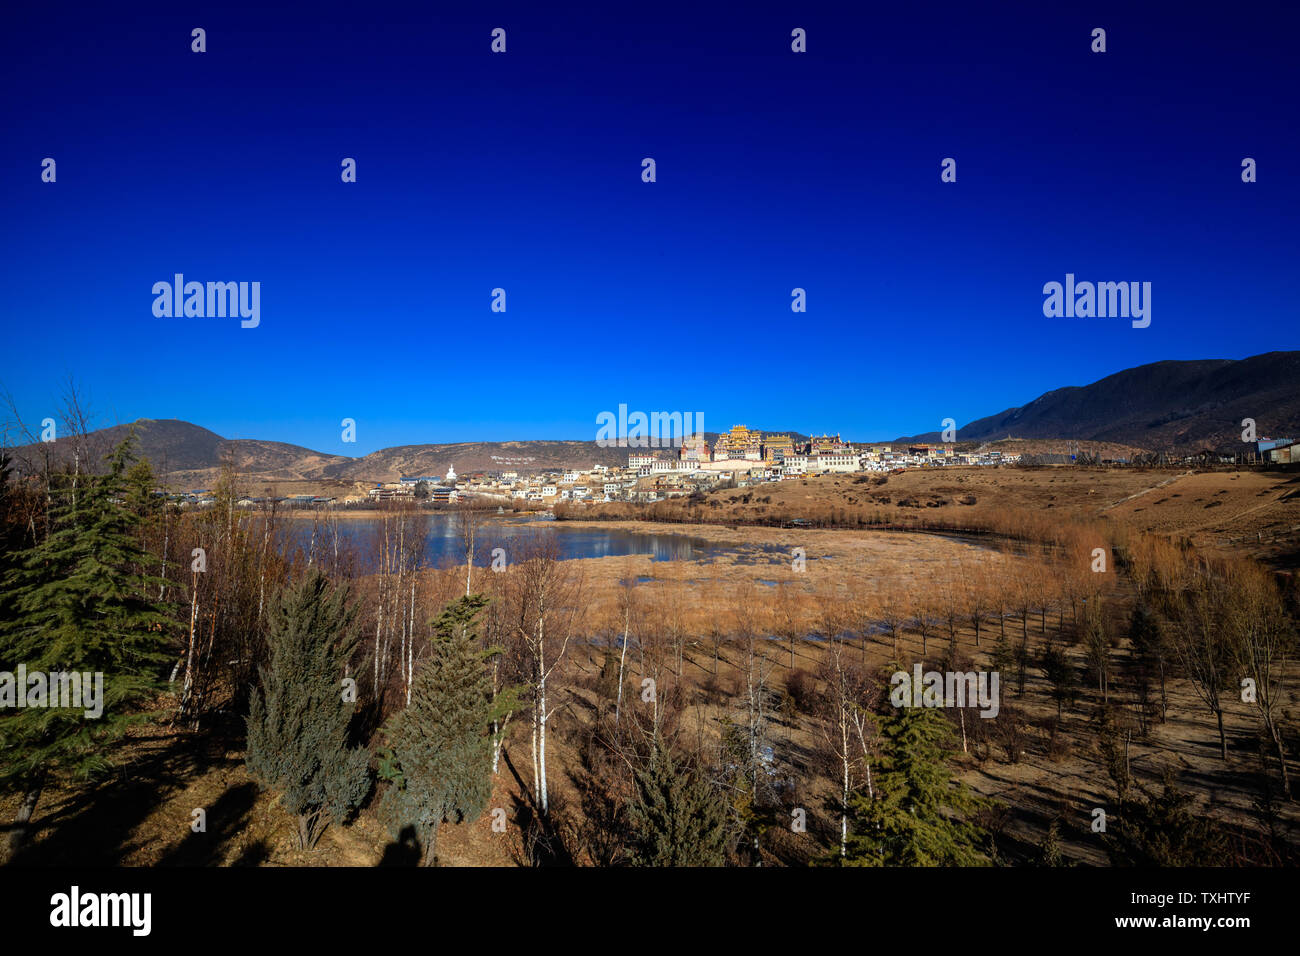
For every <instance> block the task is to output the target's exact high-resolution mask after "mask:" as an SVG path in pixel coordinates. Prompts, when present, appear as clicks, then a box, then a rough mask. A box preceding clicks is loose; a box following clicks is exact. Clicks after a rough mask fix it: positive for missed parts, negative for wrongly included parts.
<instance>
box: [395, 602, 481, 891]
mask: <svg viewBox="0 0 1300 956" xmlns="http://www.w3.org/2000/svg"><path fill="white" fill-rule="evenodd" d="M486 605H487V599H486V598H484V597H483V596H482V595H479V594H472V595H468V596H466V597H462V598H458V599H456V600H455V601H453V602H451V604H449V605H447V607H446V608H444V609H443V611H442V613H441V614H439V615H438V617H437V618H436V619H435V620H434V622H433V630H434V641H433V651H432V655H431V656H430V657H429V659H428V660H426V661H425V662H424V664H423V665H422V666H421V667H420V671H419V673H418V674H417V675H416V677H415V681H414V683H413V684H412V686H411V702H410V703H409V704H408V705H407V706H406V708H405V709H404V710H403V711H401V712H400V713H398V714H397V715H396V716H395V717H394V718H393V719H392V721H391V722H390V725H389V727H388V732H387V734H386V737H387V741H388V744H389V747H390V748H391V754H392V766H393V768H394V769H393V770H392V771H391V772H390V774H389V776H390V779H391V780H392V786H390V787H389V788H388V790H387V791H386V792H385V793H384V799H383V803H382V807H381V809H382V812H383V814H384V816H385V817H386V818H387V820H388V823H389V825H390V827H391V828H392V830H393V833H394V834H397V833H400V832H401V831H402V830H403V829H405V828H407V827H413V828H414V829H415V832H416V835H417V837H418V839H419V841H420V844H421V846H423V848H424V853H423V859H422V861H421V862H422V864H423V865H425V866H431V865H433V863H434V862H435V859H436V855H437V848H438V828H439V827H440V826H441V825H442V824H443V822H444V821H452V822H456V823H458V822H460V821H462V820H470V821H473V820H476V819H478V817H479V814H481V813H482V812H483V810H484V808H485V807H486V806H487V803H488V800H489V799H490V797H491V795H492V751H491V740H490V738H489V734H488V727H489V724H490V722H491V720H492V681H491V679H490V677H489V676H488V672H487V667H486V666H485V664H484V660H483V653H482V651H480V649H479V646H478V630H477V626H476V623H475V618H476V617H477V615H478V613H479V611H481V610H482V609H483V608H484V607H485V606H486Z"/></svg>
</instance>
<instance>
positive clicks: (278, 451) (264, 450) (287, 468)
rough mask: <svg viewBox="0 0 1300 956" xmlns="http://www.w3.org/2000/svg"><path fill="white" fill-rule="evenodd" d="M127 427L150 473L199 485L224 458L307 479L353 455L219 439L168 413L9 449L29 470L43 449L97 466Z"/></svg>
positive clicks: (271, 475) (56, 457)
mask: <svg viewBox="0 0 1300 956" xmlns="http://www.w3.org/2000/svg"><path fill="white" fill-rule="evenodd" d="M133 427H134V428H135V433H136V440H137V444H136V448H137V452H138V454H139V455H140V457H144V458H148V459H149V461H150V463H151V464H152V465H153V467H154V470H155V471H156V472H159V473H165V474H168V475H171V476H172V477H173V478H174V479H177V480H181V481H194V482H196V483H200V484H210V483H211V481H212V479H214V478H215V477H216V476H217V474H218V473H219V472H220V470H221V466H222V463H223V462H225V461H227V460H228V461H230V462H231V463H232V464H233V465H234V466H235V468H236V469H237V470H238V471H240V472H242V473H245V474H256V475H259V476H263V477H265V478H266V479H267V480H279V481H295V480H306V479H313V478H316V477H317V476H318V475H319V473H320V472H321V471H322V469H324V468H326V467H330V466H338V465H340V464H343V463H346V462H350V461H352V460H353V459H351V458H345V457H343V456H340V455H325V454H322V453H320V452H316V451H312V450H311V449H310V448H303V447H301V446H300V445H290V444H287V443H285V442H277V441H262V440H260V439H247V438H237V439H229V438H222V437H221V436H220V435H218V434H216V432H212V431H209V430H208V429H206V428H203V427H202V426H200V425H193V424H191V423H189V422H183V421H179V420H177V419H174V418H167V419H160V420H155V419H151V418H141V419H139V420H138V421H136V422H134V423H132V424H131V425H113V426H111V427H109V428H101V429H99V430H98V431H93V432H89V433H87V434H86V435H85V436H84V439H83V442H82V443H81V444H80V445H79V444H78V443H74V442H72V441H71V440H69V439H67V438H64V439H60V440H58V441H54V442H51V443H49V444H34V445H22V446H19V447H18V448H15V449H13V451H12V454H13V457H14V459H15V462H16V464H17V466H18V467H19V468H20V470H29V471H30V470H35V469H37V468H39V467H41V466H42V465H43V462H44V455H46V454H48V455H49V456H50V459H51V461H52V463H54V464H55V465H56V466H57V465H59V464H62V463H66V462H70V461H71V460H72V458H73V456H74V455H76V454H78V452H79V449H80V448H81V447H84V452H85V455H86V457H87V458H88V459H89V460H90V461H91V462H92V466H93V467H95V468H97V467H98V465H99V464H100V463H101V462H102V461H103V459H104V456H106V455H107V454H108V453H109V452H110V451H111V450H112V449H113V448H114V447H115V446H116V445H117V444H118V443H119V442H121V441H122V439H123V438H125V437H126V434H127V432H128V431H129V430H130V429H131V428H133Z"/></svg>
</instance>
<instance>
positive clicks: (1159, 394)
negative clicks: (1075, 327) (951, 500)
mask: <svg viewBox="0 0 1300 956" xmlns="http://www.w3.org/2000/svg"><path fill="white" fill-rule="evenodd" d="M1244 418H1253V419H1254V420H1255V422H1256V427H1257V431H1258V434H1259V435H1260V436H1261V437H1262V436H1265V435H1268V436H1271V437H1287V438H1292V437H1296V436H1297V435H1300V352H1267V353H1265V354H1263V355H1255V356H1252V357H1250V358H1245V359H1240V360H1234V359H1203V360H1198V361H1188V362H1182V361H1167V362H1155V363H1153V364H1151V365H1140V366H1138V367H1137V368H1131V369H1127V370H1125V371H1123V372H1116V373H1115V374H1114V375H1110V376H1107V377H1106V378H1103V379H1102V380H1101V381H1099V382H1094V383H1092V384H1091V385H1084V386H1077V387H1076V386H1071V387H1068V388H1058V389H1055V390H1053V391H1050V392H1047V393H1046V394H1044V395H1040V396H1039V397H1038V398H1036V399H1034V400H1033V401H1032V402H1030V403H1029V404H1028V405H1024V406H1022V407H1020V408H1009V409H1007V410H1006V411H1003V412H999V413H998V414H996V415H990V416H988V417H987V418H981V419H979V420H978V421H974V422H971V423H970V424H968V425H966V426H964V427H961V428H959V429H958V430H957V439H958V440H959V441H993V440H997V439H1004V438H1008V437H1011V438H1068V439H1077V440H1081V441H1083V440H1087V441H1099V442H1113V443H1116V444H1122V445H1130V446H1137V447H1139V448H1146V449H1150V450H1152V451H1181V452H1191V451H1198V450H1200V449H1202V448H1207V447H1208V448H1225V449H1226V448H1232V447H1239V446H1240V444H1241V431H1242V426H1241V421H1242V419H1244ZM939 438H940V433H939V432H937V431H936V432H927V433H925V434H924V435H916V436H912V437H911V438H902V439H899V440H900V441H937V440H939Z"/></svg>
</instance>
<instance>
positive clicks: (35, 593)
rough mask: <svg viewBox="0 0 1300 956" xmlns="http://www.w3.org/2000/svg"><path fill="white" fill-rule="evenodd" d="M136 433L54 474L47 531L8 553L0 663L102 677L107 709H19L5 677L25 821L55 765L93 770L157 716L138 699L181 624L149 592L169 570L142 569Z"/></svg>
mask: <svg viewBox="0 0 1300 956" xmlns="http://www.w3.org/2000/svg"><path fill="white" fill-rule="evenodd" d="M133 441H134V436H133V435H132V436H128V437H127V438H126V439H125V440H123V441H122V443H121V444H119V445H118V446H117V447H116V448H115V449H114V450H113V452H112V453H111V454H110V455H109V457H108V468H107V472H106V473H105V474H103V475H98V476H96V475H87V474H84V473H83V474H79V475H69V474H57V475H54V476H52V477H51V479H50V486H49V488H48V492H49V495H48V497H49V504H48V508H47V511H46V515H45V531H46V533H45V535H44V537H43V538H41V539H40V540H38V541H37V542H36V543H35V544H34V545H31V546H28V547H25V548H23V549H22V550H21V551H20V552H19V553H17V554H14V555H11V556H9V558H8V559H7V561H6V563H7V564H8V565H9V569H8V571H7V573H6V574H5V576H4V580H3V589H4V592H5V594H4V597H3V599H2V600H0V605H3V606H4V607H5V609H6V613H5V615H4V616H3V618H0V672H5V673H7V674H16V672H17V670H18V666H19V665H20V664H21V665H25V668H26V672H27V674H28V675H29V676H28V680H29V688H30V681H31V675H33V674H35V673H41V674H46V675H49V674H55V673H65V674H71V673H78V674H82V675H96V674H97V675H100V677H99V680H101V681H102V700H101V705H102V712H101V713H100V714H99V715H98V716H87V714H86V710H87V709H88V708H84V707H66V708H59V707H31V706H27V707H23V708H18V707H16V706H15V703H16V701H15V700H13V699H11V698H12V697H16V696H17V691H18V688H17V687H16V678H14V679H6V680H0V700H3V701H4V707H3V709H0V715H2V716H0V785H4V786H6V787H15V786H17V787H21V789H22V790H23V792H24V799H23V807H22V810H21V811H20V814H19V816H20V825H22V824H25V822H26V820H27V819H28V818H29V817H30V815H31V812H32V810H34V808H35V805H36V801H37V800H38V799H39V797H40V793H41V790H42V789H43V787H44V786H45V784H46V782H47V781H48V780H49V779H50V778H51V776H56V775H68V776H71V777H72V778H74V779H87V778H89V777H91V776H93V775H95V774H96V773H98V772H101V771H103V770H105V769H107V768H108V767H109V766H110V765H111V762H110V759H109V757H110V753H111V747H112V745H113V743H114V742H115V741H117V740H118V739H120V737H121V736H122V734H123V733H124V732H125V730H126V728H127V727H128V726H129V725H130V724H131V723H134V722H137V721H140V720H144V719H147V718H148V717H149V714H147V713H145V712H143V711H142V710H141V705H142V704H144V703H145V702H146V701H148V700H149V699H150V698H151V697H152V696H153V695H154V694H155V693H156V692H157V691H158V690H159V689H160V685H161V677H162V675H163V674H164V673H165V668H166V665H167V663H168V660H169V658H168V654H167V646H168V635H169V632H171V631H173V630H174V628H175V624H174V621H173V619H172V618H170V617H169V616H168V615H167V613H166V611H167V608H166V606H165V605H160V604H158V603H157V602H155V601H153V600H150V599H149V597H148V595H149V594H150V593H153V594H155V595H156V594H157V593H158V590H159V585H160V584H161V581H160V580H159V579H157V578H153V577H150V576H149V575H147V574H146V573H143V568H144V565H145V561H144V554H143V552H142V551H141V550H140V546H139V533H138V532H139V521H140V518H139V516H138V515H136V514H135V513H134V512H132V511H131V510H130V509H129V508H127V507H125V506H124V504H123V502H124V497H125V486H126V481H125V475H126V471H127V468H128V466H129V463H130V461H131V448H132V445H133ZM91 681H92V685H93V682H94V678H93V677H92V678H91ZM84 697H85V689H84V688H83V701H84ZM30 702H31V698H30V695H29V698H28V703H29V704H30ZM90 709H92V710H93V708H90ZM20 840H21V831H19V832H18V833H16V835H15V839H14V840H13V841H12V842H13V843H15V844H16V843H17V842H19V841H20Z"/></svg>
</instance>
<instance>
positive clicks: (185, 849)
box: [158, 783, 267, 866]
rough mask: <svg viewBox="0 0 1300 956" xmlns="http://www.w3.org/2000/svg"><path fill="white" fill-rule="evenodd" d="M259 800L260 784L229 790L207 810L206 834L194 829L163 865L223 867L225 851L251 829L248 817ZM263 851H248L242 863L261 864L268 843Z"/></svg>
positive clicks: (254, 847) (249, 784) (252, 849)
mask: <svg viewBox="0 0 1300 956" xmlns="http://www.w3.org/2000/svg"><path fill="white" fill-rule="evenodd" d="M256 801H257V785H256V784H253V783H243V784H240V785H239V786H238V787H235V788H234V789H233V790H227V791H226V792H225V793H223V794H222V795H221V796H220V797H219V798H218V799H217V802H216V803H214V804H213V805H212V806H210V807H204V808H203V809H204V811H205V819H204V822H205V825H206V831H205V832H201V833H196V832H194V829H193V827H192V826H191V828H190V832H189V833H188V834H186V836H185V839H184V840H182V841H181V842H180V843H178V844H176V845H175V846H173V847H172V848H171V849H170V850H168V851H167V853H166V854H164V855H163V857H162V859H161V860H159V861H158V865H159V866H221V865H222V863H223V862H224V859H225V855H224V852H223V851H224V850H225V848H226V847H227V846H228V845H229V844H230V843H231V842H232V841H235V840H237V839H238V838H239V835H240V834H241V833H242V832H244V830H246V829H247V828H248V815H249V813H250V812H251V811H252V809H253V804H254V803H255V802H256ZM258 842H259V843H260V844H261V845H262V849H261V851H260V855H259V851H258V850H257V844H254V845H253V846H251V847H249V848H247V849H245V850H244V851H243V852H242V854H241V856H240V860H241V861H245V862H244V863H243V865H247V862H246V861H247V860H248V859H249V858H251V857H257V858H258V862H261V860H264V859H265V858H266V853H267V849H266V846H265V843H264V841H258Z"/></svg>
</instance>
